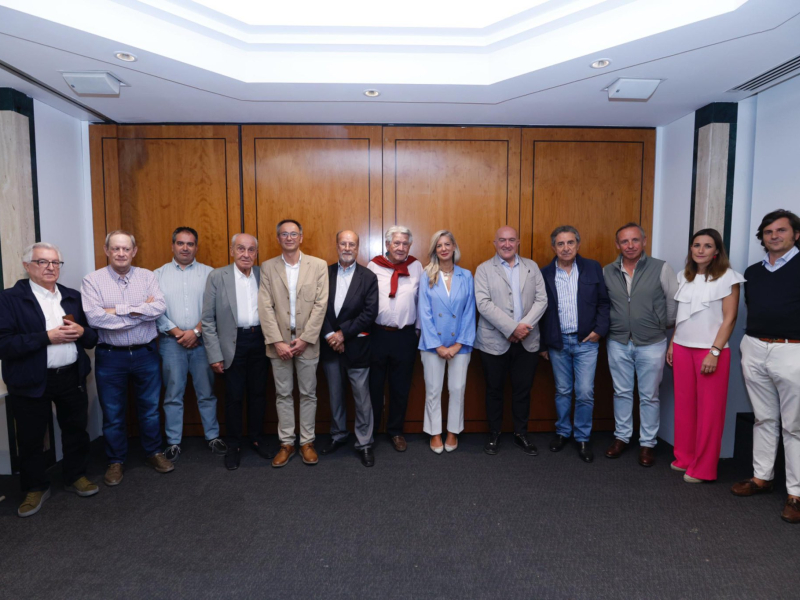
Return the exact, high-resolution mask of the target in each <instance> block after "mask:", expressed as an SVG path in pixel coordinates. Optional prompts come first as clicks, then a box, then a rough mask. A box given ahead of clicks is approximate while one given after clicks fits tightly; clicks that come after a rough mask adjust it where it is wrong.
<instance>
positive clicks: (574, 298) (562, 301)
mask: <svg viewBox="0 0 800 600" xmlns="http://www.w3.org/2000/svg"><path fill="white" fill-rule="evenodd" d="M556 292H557V293H558V320H559V322H560V323H561V333H562V334H563V333H576V332H577V331H578V262H577V261H575V262H573V263H572V269H571V270H570V272H569V274H567V272H566V271H565V270H564V269H562V268H561V267H559V266H558V261H556Z"/></svg>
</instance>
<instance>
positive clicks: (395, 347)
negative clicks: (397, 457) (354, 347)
mask: <svg viewBox="0 0 800 600" xmlns="http://www.w3.org/2000/svg"><path fill="white" fill-rule="evenodd" d="M418 343H419V340H418V338H417V332H416V331H415V330H414V326H413V325H409V326H408V327H404V328H403V329H399V330H397V331H387V330H385V329H383V328H382V327H380V326H378V325H376V326H375V327H374V328H373V333H372V341H371V342H370V349H371V357H370V365H369V394H370V397H371V398H372V415H373V419H374V423H375V429H376V430H377V428H378V427H379V426H380V422H381V419H382V418H383V400H384V398H383V390H384V385H385V383H386V378H387V376H388V378H389V419H388V420H387V421H386V433H388V434H389V435H390V436H396V435H403V423H404V422H405V420H406V409H407V408H408V393H409V392H410V391H411V376H412V375H413V374H414V363H415V362H416V360H417V344H418Z"/></svg>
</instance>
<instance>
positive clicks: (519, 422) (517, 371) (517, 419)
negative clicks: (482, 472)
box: [475, 226, 547, 456]
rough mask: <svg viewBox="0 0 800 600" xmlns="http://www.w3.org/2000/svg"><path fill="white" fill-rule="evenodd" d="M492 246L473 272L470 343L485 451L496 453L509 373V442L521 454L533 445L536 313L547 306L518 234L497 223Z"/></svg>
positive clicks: (538, 316)
mask: <svg viewBox="0 0 800 600" xmlns="http://www.w3.org/2000/svg"><path fill="white" fill-rule="evenodd" d="M494 247H495V249H496V250H497V254H495V255H494V256H493V257H492V258H490V259H489V260H487V261H486V262H485V263H483V264H481V265H480V266H479V267H478V270H477V271H476V272H475V300H476V302H477V304H478V312H479V313H480V320H479V321H478V333H477V336H476V338H475V348H476V349H477V350H480V353H481V362H482V363H483V370H484V373H485V377H486V417H487V419H488V421H489V441H488V442H486V445H485V446H484V447H483V450H484V452H486V454H492V455H493V454H497V450H498V447H499V442H500V430H501V429H502V425H503V388H504V387H505V382H506V377H507V376H508V374H509V373H510V374H511V414H512V416H513V418H514V443H515V444H516V445H517V446H519V447H520V448H522V451H523V452H525V454H528V455H531V456H536V455H537V454H538V450H537V449H536V446H535V445H533V444H532V443H531V442H530V441H528V438H527V432H528V417H529V416H530V406H531V388H532V387H533V375H534V373H535V372H536V365H537V364H538V362H539V356H538V351H539V326H538V323H539V319H541V318H542V315H543V314H544V311H545V308H547V292H546V291H545V286H544V279H543V278H542V274H541V272H540V271H539V266H538V265H537V264H536V263H535V262H534V261H532V260H530V259H528V258H522V257H521V256H519V254H517V250H518V249H519V236H518V235H517V231H516V230H515V229H514V228H513V227H508V226H506V227H501V228H500V229H498V230H497V233H496V234H495V238H494Z"/></svg>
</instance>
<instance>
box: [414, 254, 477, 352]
mask: <svg viewBox="0 0 800 600" xmlns="http://www.w3.org/2000/svg"><path fill="white" fill-rule="evenodd" d="M417 307H418V308H417V310H418V313H419V318H418V319H417V323H419V328H420V336H419V349H420V350H422V351H427V352H436V348H438V347H439V346H444V347H445V348H449V347H450V346H452V345H453V344H456V343H458V344H461V350H459V351H458V353H459V354H467V353H468V352H472V347H473V346H474V345H475V284H474V282H473V279H472V273H470V272H469V271H467V270H466V269H462V268H461V267H458V266H455V267H453V281H452V282H451V283H450V295H449V296H448V295H447V290H446V289H445V287H444V280H443V279H442V275H441V273H440V274H439V281H437V282H436V285H435V286H433V288H431V287H430V284H429V279H428V274H427V273H424V272H423V273H422V277H420V280H419V302H417Z"/></svg>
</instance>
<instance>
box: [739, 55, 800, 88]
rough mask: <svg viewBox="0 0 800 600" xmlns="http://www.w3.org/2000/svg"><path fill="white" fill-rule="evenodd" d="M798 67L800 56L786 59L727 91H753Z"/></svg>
mask: <svg viewBox="0 0 800 600" xmlns="http://www.w3.org/2000/svg"><path fill="white" fill-rule="evenodd" d="M798 69H800V56H795V57H794V58H792V59H790V60H787V61H786V62H785V63H783V64H780V65H778V66H777V67H775V68H774V69H770V70H769V71H767V72H765V73H762V74H761V75H758V76H756V77H753V78H752V79H751V80H750V81H745V82H744V83H743V84H741V85H737V86H736V87H735V88H732V89H730V90H728V91H729V92H754V91H756V90H757V89H759V88H762V87H764V86H766V85H768V84H770V83H773V82H774V81H776V80H778V79H783V78H786V77H787V76H788V75H790V74H791V73H792V72H794V71H796V70H798Z"/></svg>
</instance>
